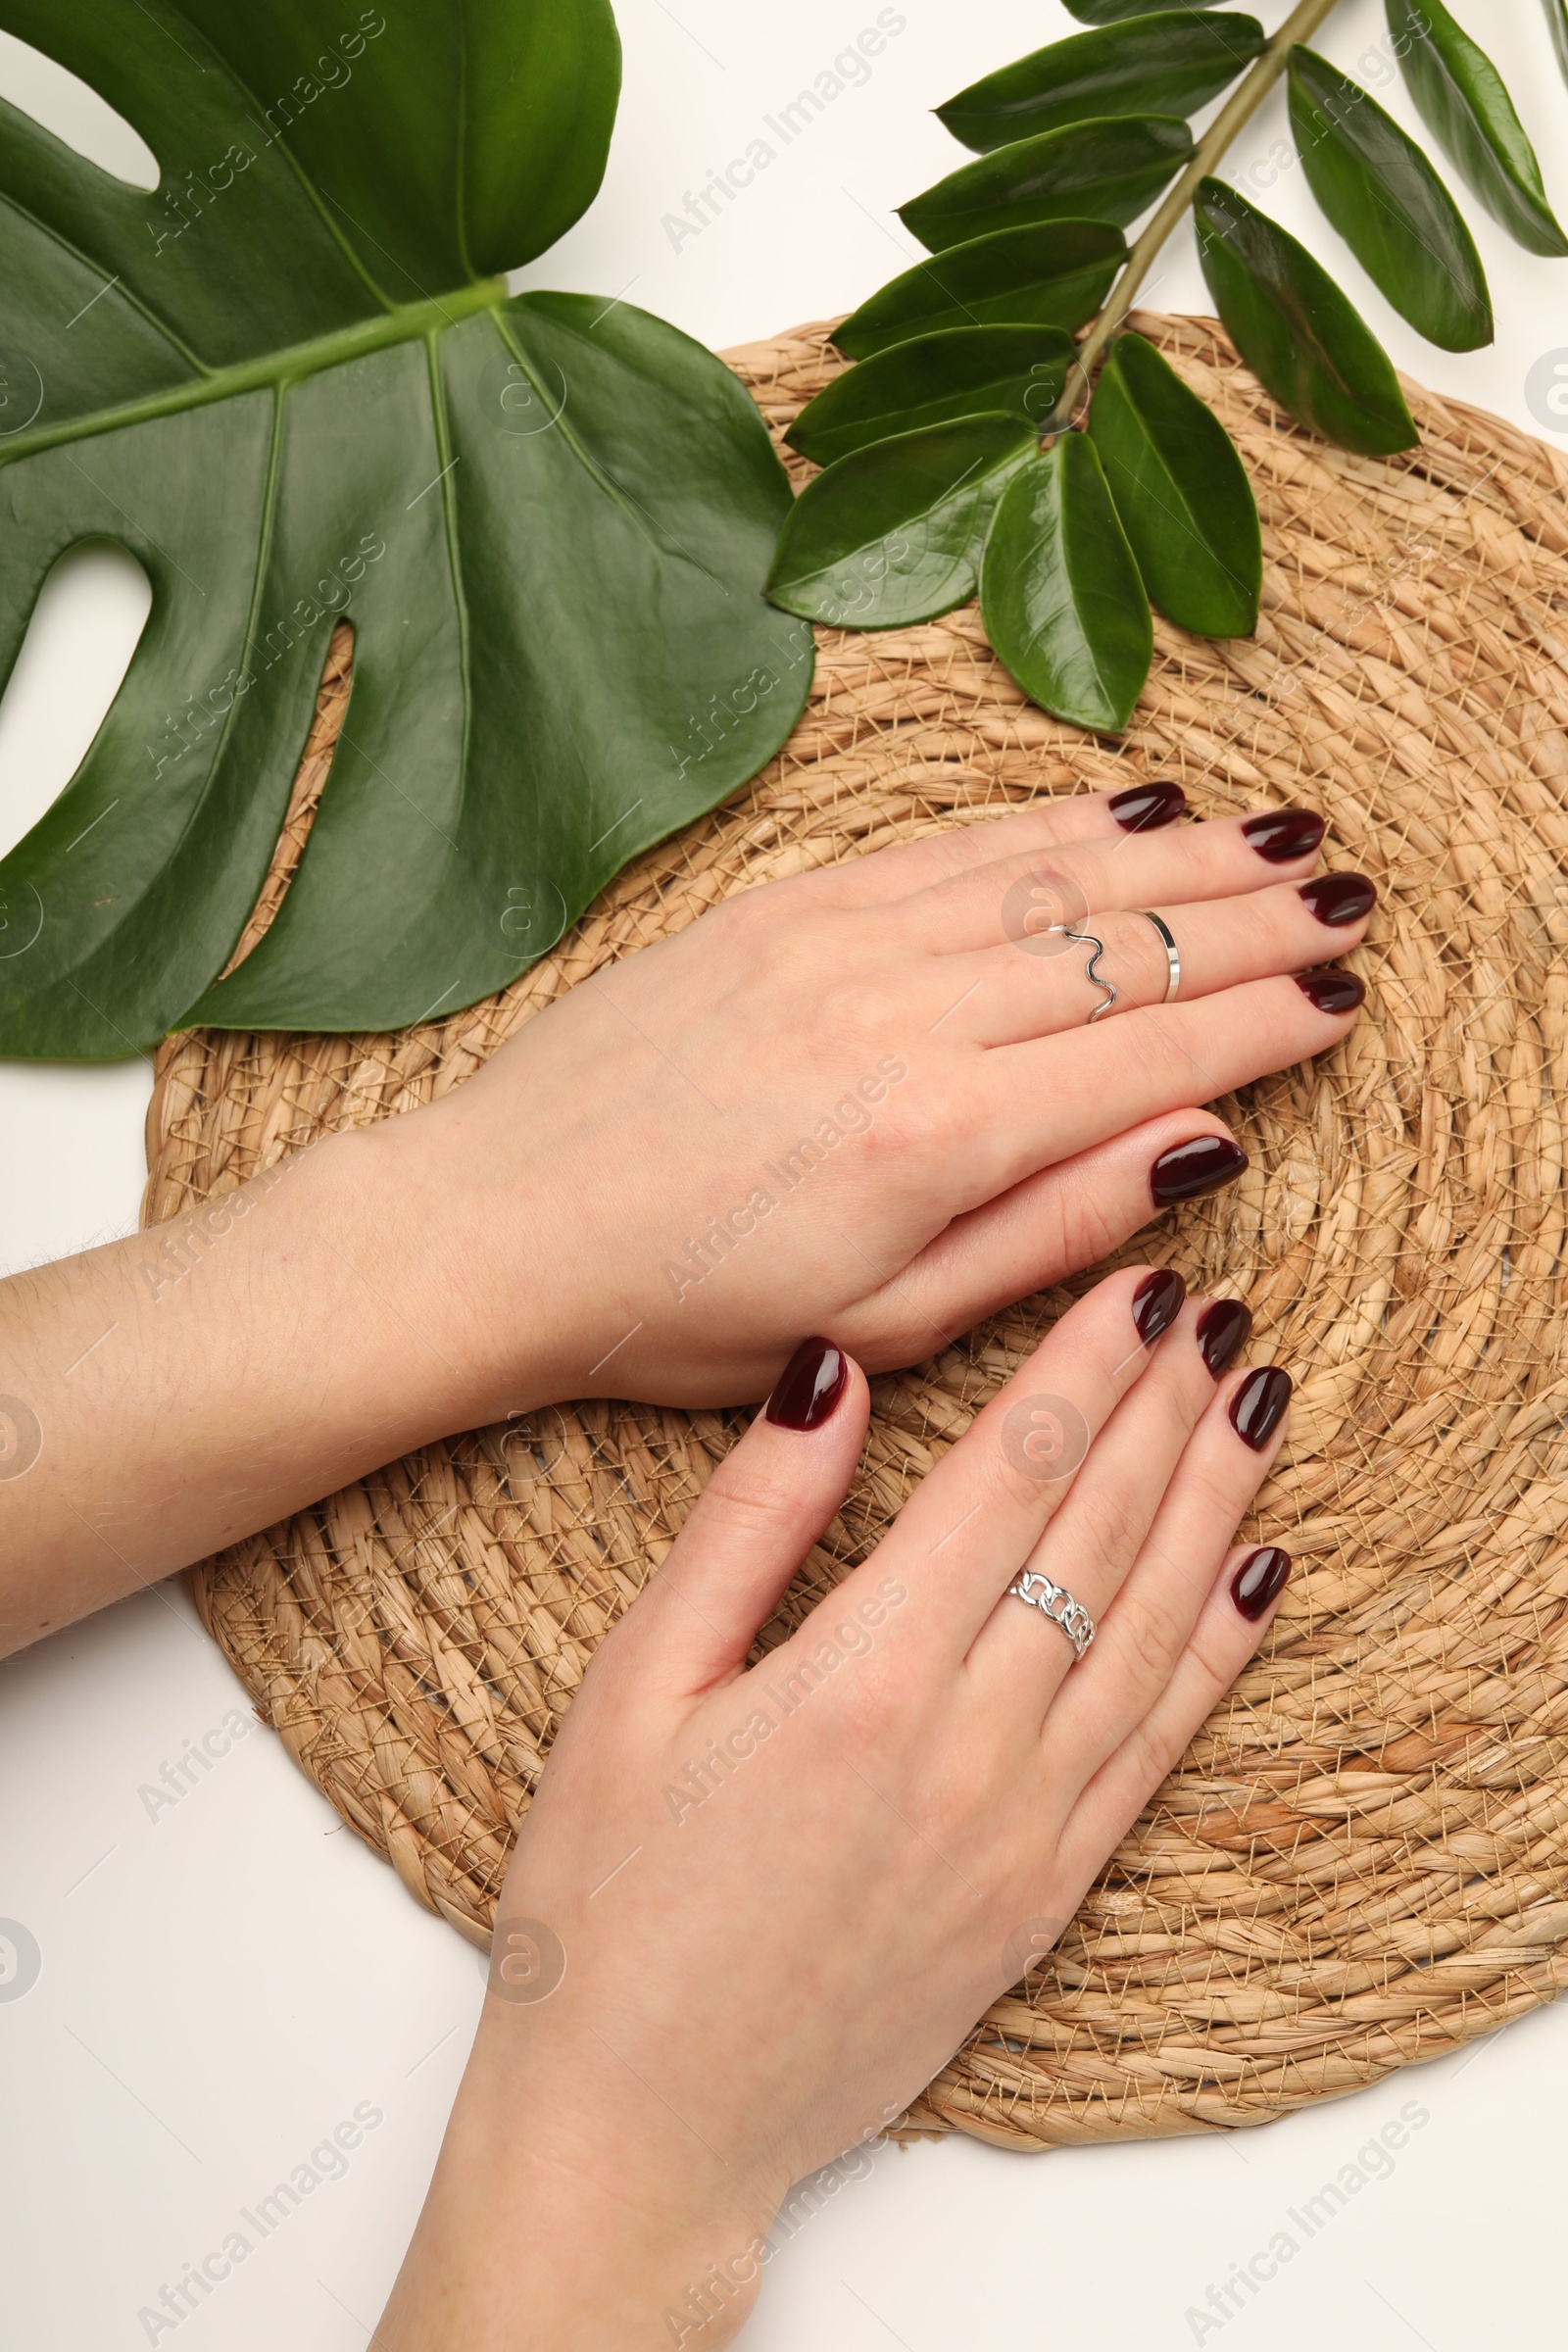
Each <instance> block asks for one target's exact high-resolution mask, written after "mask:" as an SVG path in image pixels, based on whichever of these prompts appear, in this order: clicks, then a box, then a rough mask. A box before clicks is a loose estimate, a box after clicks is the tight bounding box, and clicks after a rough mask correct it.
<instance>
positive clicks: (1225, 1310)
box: [1198, 1299, 1252, 1380]
mask: <svg viewBox="0 0 1568 2352" xmlns="http://www.w3.org/2000/svg"><path fill="white" fill-rule="evenodd" d="M1251 1328H1252V1310H1251V1308H1250V1306H1244V1305H1243V1303H1242V1301H1241V1299H1215V1300H1214V1302H1213V1304H1212V1306H1205V1307H1204V1309H1203V1311H1202V1313H1201V1315H1200V1316H1199V1318H1198V1351H1199V1353H1200V1354H1201V1357H1202V1359H1203V1361H1204V1363H1205V1364H1206V1365H1207V1366H1208V1369H1209V1372H1210V1374H1211V1375H1212V1376H1213V1378H1214V1379H1215V1380H1218V1379H1219V1377H1220V1375H1221V1374H1222V1373H1225V1372H1228V1371H1229V1370H1230V1368H1231V1366H1232V1364H1234V1363H1235V1361H1236V1358H1237V1357H1238V1356H1239V1355H1240V1354H1241V1352H1242V1349H1243V1348H1245V1347H1246V1345H1247V1335H1248V1333H1249V1332H1250V1330H1251Z"/></svg>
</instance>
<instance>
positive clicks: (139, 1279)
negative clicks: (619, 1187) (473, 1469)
mask: <svg viewBox="0 0 1568 2352" xmlns="http://www.w3.org/2000/svg"><path fill="white" fill-rule="evenodd" d="M397 1124H399V1125H401V1124H402V1123H401V1122H399V1123H397ZM435 1181H436V1175H435V1170H434V1169H433V1167H430V1166H428V1165H426V1164H424V1163H423V1161H422V1155H421V1154H419V1153H417V1152H409V1151H408V1150H407V1149H406V1148H405V1147H404V1146H403V1142H402V1139H401V1138H398V1137H394V1136H393V1134H392V1131H391V1129H390V1128H388V1129H384V1130H383V1129H377V1130H372V1131H368V1132H366V1133H362V1134H354V1135H345V1136H338V1137H334V1138H332V1139H330V1140H329V1141H327V1142H324V1143H322V1144H320V1145H319V1146H317V1147H316V1148H315V1149H314V1150H312V1151H308V1152H302V1153H300V1154H298V1155H297V1156H295V1157H293V1158H290V1159H286V1160H283V1161H280V1162H279V1163H278V1164H277V1165H276V1166H275V1167H274V1168H272V1169H271V1170H270V1171H269V1172H268V1173H267V1174H265V1175H263V1176H261V1177H259V1178H256V1179H254V1180H253V1181H252V1182H251V1183H250V1184H248V1185H246V1186H244V1187H242V1188H241V1189H240V1190H239V1191H238V1192H235V1193H229V1194H225V1195H223V1196H222V1197H221V1199H220V1200H218V1201H214V1202H212V1203H211V1204H209V1205H208V1206H207V1207H205V1208H200V1209H197V1210H196V1211H195V1212H193V1213H192V1214H191V1215H188V1216H186V1217H182V1218H179V1219H176V1220H175V1221H174V1222H173V1223H172V1224H170V1225H165V1226H159V1227H154V1228H152V1229H151V1230H149V1231H148V1232H146V1233H141V1234H136V1235H133V1236H131V1237H130V1238H129V1239H127V1240H125V1241H122V1242H116V1243H112V1244H110V1245H109V1246H108V1247H107V1248H104V1249H100V1250H89V1251H87V1252H86V1253H84V1254H83V1255H81V1256H79V1257H74V1258H69V1259H66V1260H64V1261H62V1262H60V1263H58V1264H55V1265H49V1266H43V1267H39V1268H37V1269H36V1270H35V1271H33V1272H30V1273H27V1274H23V1275H18V1276H16V1277H14V1278H13V1279H12V1280H10V1281H9V1282H7V1283H5V1284H4V1285H3V1286H0V1398H3V1401H0V1415H4V1416H5V1418H3V1419H0V1650H9V1649H15V1648H19V1647H21V1646H22V1645H23V1644H25V1642H29V1641H32V1640H35V1639H36V1638H37V1637H38V1636H40V1635H41V1634H44V1633H47V1632H49V1631H51V1630H52V1629H53V1628H55V1627H57V1626H60V1625H63V1624H68V1623H70V1622H71V1621H72V1620H73V1619H74V1618H77V1617H80V1616H83V1615H85V1614H86V1613H87V1612H88V1611H89V1610H92V1609H95V1608H98V1607H101V1606H102V1605H103V1604H104V1603H106V1602H108V1601H110V1600H114V1599H117V1598H119V1597H121V1596H122V1595H123V1594H124V1593H129V1592H132V1591H134V1590H136V1589H137V1588H138V1587H140V1586H142V1585H146V1584H150V1583H153V1582H155V1581H156V1580H157V1579H159V1578H161V1577H165V1576H168V1575H170V1574H171V1573H172V1571H174V1570H175V1569H178V1568H180V1567H183V1566H185V1565H187V1564H188V1563H189V1562H190V1561H192V1560H195V1559H199V1558H202V1557H203V1556H204V1555H205V1554H207V1553H208V1552H210V1551H213V1550H216V1549H218V1548H219V1547H220V1546H221V1545H222V1544H227V1543H231V1542H233V1541H234V1540H235V1539H236V1538H238V1537H240V1536H243V1535H248V1534H251V1533H253V1532H254V1531H255V1530H257V1529H258V1528H262V1527H266V1526H269V1525H270V1524H271V1522H272V1521H273V1520H275V1519H277V1518H279V1517H281V1516H283V1515H284V1514H286V1513H287V1512H289V1511H291V1510H296V1509H298V1508H300V1507H301V1506H303V1505H304V1504H306V1503H309V1502H312V1501H315V1500H316V1499H317V1498H318V1497H319V1496H320V1495H326V1494H330V1493H332V1492H333V1491H334V1490H335V1489H336V1488H338V1487H340V1486H342V1485H343V1484H344V1483H345V1482H346V1481H348V1480H350V1479H353V1478H355V1477H358V1476H360V1475H362V1474H363V1473H364V1472H365V1471H367V1470H369V1469H372V1468H373V1467H375V1466H376V1465H377V1464H378V1463H380V1462H383V1461H388V1460H391V1459H393V1458H394V1457H395V1456H396V1455H398V1454H400V1453H402V1452H404V1451H406V1450H407V1449H408V1448H409V1447H410V1446H415V1445H417V1444H419V1443H421V1442H422V1441H425V1440H428V1439H430V1438H433V1437H435V1436H438V1435H441V1434H443V1433H445V1432H447V1431H450V1430H452V1429H457V1428H465V1427H471V1426H474V1425H476V1424H479V1423H482V1422H483V1421H484V1420H486V1419H491V1418H495V1417H497V1416H499V1415H502V1414H504V1413H506V1412H507V1411H508V1410H509V1409H511V1407H512V1406H513V1404H514V1403H516V1402H522V1401H532V1399H515V1398H513V1397H510V1396H507V1395H506V1394H504V1393H503V1389H502V1386H501V1382H502V1378H503V1376H502V1375H501V1374H500V1373H499V1372H498V1371H497V1370H496V1368H495V1364H494V1351H493V1348H491V1347H490V1346H489V1345H488V1344H484V1345H476V1344H475V1342H476V1338H477V1337H478V1336H479V1335H477V1334H476V1333H475V1332H474V1331H473V1330H471V1329H470V1328H469V1325H470V1323H471V1309H470V1308H469V1306H468V1305H467V1303H466V1297H465V1294H464V1293H463V1291H462V1290H461V1288H460V1287H459V1286H456V1285H454V1284H452V1283H451V1282H449V1281H444V1280H443V1279H442V1270H441V1265H440V1257H441V1254H442V1252H441V1250H440V1247H439V1245H438V1244H437V1243H436V1242H435V1241H434V1240H433V1238H432V1237H434V1236H437V1235H439V1234H440V1233H441V1231H442V1226H441V1219H440V1215H439V1205H440V1204H439V1201H438V1200H437V1199H436V1198H434V1197H431V1198H426V1197H425V1196H426V1194H427V1193H429V1194H431V1195H432V1196H433V1194H434V1189H435ZM453 1246H457V1245H453Z"/></svg>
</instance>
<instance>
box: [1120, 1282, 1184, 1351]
mask: <svg viewBox="0 0 1568 2352" xmlns="http://www.w3.org/2000/svg"><path fill="white" fill-rule="evenodd" d="M1186 1296H1187V1285H1186V1283H1185V1282H1183V1280H1182V1278H1181V1276H1180V1275H1179V1274H1178V1273H1177V1272H1176V1269H1175V1268H1174V1266H1160V1267H1159V1268H1158V1269H1157V1271H1156V1272H1154V1273H1152V1274H1146V1275H1145V1276H1144V1279H1143V1281H1142V1282H1141V1283H1140V1284H1139V1285H1138V1288H1137V1290H1136V1291H1134V1293H1133V1321H1134V1323H1135V1324H1136V1325H1137V1327H1138V1337H1139V1338H1140V1339H1141V1340H1142V1341H1143V1343H1144V1346H1145V1347H1146V1348H1152V1346H1153V1345H1154V1342H1155V1341H1156V1340H1157V1339H1158V1338H1159V1335H1160V1333H1161V1332H1162V1331H1169V1329H1170V1327H1171V1325H1172V1324H1173V1323H1174V1322H1175V1320H1176V1318H1177V1316H1178V1315H1179V1314H1180V1313H1181V1311H1182V1300H1183V1299H1185V1298H1186Z"/></svg>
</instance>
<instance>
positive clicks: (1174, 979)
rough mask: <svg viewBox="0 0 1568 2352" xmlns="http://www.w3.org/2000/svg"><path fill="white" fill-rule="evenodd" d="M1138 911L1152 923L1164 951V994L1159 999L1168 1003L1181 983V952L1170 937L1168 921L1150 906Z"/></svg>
mask: <svg viewBox="0 0 1568 2352" xmlns="http://www.w3.org/2000/svg"><path fill="white" fill-rule="evenodd" d="M1138 911H1139V913H1140V914H1141V915H1142V916H1143V918H1144V920H1145V922H1146V923H1152V924H1153V926H1154V929H1155V930H1156V931H1157V932H1158V933H1159V942H1160V946H1161V947H1162V948H1163V949H1164V951H1165V994H1164V995H1163V996H1162V997H1161V998H1160V1000H1159V1001H1160V1003H1161V1004H1162V1005H1168V1004H1169V1003H1170V1001H1171V999H1172V997H1173V996H1174V995H1175V994H1176V991H1177V990H1178V989H1179V988H1180V986H1181V984H1182V952H1181V950H1180V948H1179V947H1178V946H1177V945H1176V942H1175V940H1174V939H1173V938H1172V937H1171V933H1170V925H1169V924H1168V923H1164V922H1162V921H1161V920H1160V918H1159V916H1158V915H1157V914H1155V913H1154V912H1153V910H1152V908H1151V907H1139V909H1138Z"/></svg>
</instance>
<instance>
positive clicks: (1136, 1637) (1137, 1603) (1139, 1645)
mask: <svg viewBox="0 0 1568 2352" xmlns="http://www.w3.org/2000/svg"><path fill="white" fill-rule="evenodd" d="M1116 1615H1117V1617H1118V1619H1119V1620H1120V1622H1119V1623H1118V1625H1117V1628H1116V1635H1117V1645H1118V1647H1119V1649H1120V1650H1121V1653H1122V1655H1123V1656H1124V1657H1125V1659H1126V1660H1127V1662H1128V1664H1129V1665H1130V1666H1131V1668H1132V1669H1133V1673H1134V1675H1135V1677H1136V1679H1137V1681H1138V1682H1139V1684H1140V1685H1141V1686H1143V1687H1144V1688H1150V1687H1153V1688H1155V1689H1162V1688H1163V1687H1164V1685H1165V1684H1166V1683H1167V1682H1168V1681H1169V1680H1170V1676H1171V1670H1172V1668H1173V1667H1174V1665H1175V1663H1176V1660H1177V1658H1178V1657H1179V1656H1180V1655H1181V1652H1182V1648H1183V1645H1184V1642H1185V1640H1186V1625H1185V1622H1184V1620H1183V1618H1182V1616H1181V1614H1180V1610H1179V1608H1178V1605H1177V1603H1176V1601H1175V1599H1174V1597H1169V1598H1167V1597H1166V1596H1164V1595H1158V1596H1156V1595H1155V1594H1153V1593H1132V1594H1128V1595H1127V1596H1126V1597H1125V1598H1124V1599H1123V1600H1122V1602H1121V1603H1120V1605H1119V1606H1118V1608H1117V1611H1116Z"/></svg>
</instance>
